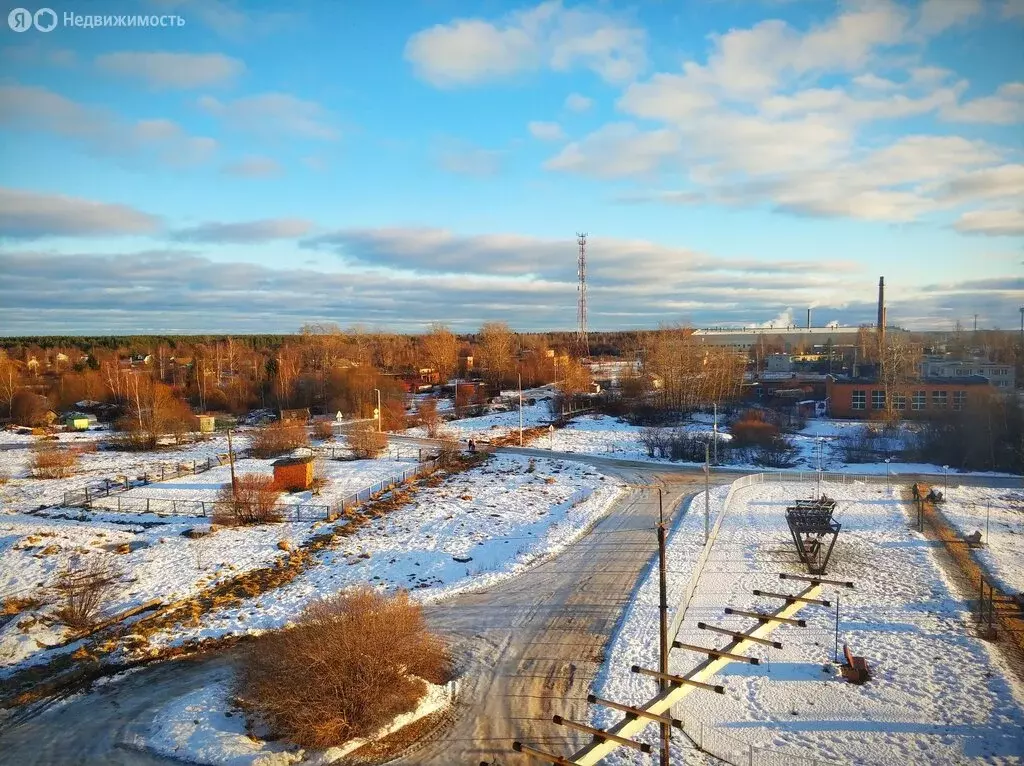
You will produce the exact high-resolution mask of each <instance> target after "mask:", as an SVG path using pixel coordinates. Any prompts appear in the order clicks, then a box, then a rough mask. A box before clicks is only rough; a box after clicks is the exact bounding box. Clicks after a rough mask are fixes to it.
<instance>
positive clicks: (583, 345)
mask: <svg viewBox="0 0 1024 766" xmlns="http://www.w3.org/2000/svg"><path fill="white" fill-rule="evenodd" d="M576 244H578V245H579V246H580V260H579V276H580V284H579V287H578V288H577V289H578V290H579V303H578V307H577V309H576V321H577V328H576V345H577V347H578V349H579V355H580V356H581V357H583V358H586V357H589V356H590V341H589V340H588V339H587V233H586V232H583V233H582V234H580V233H579V232H576Z"/></svg>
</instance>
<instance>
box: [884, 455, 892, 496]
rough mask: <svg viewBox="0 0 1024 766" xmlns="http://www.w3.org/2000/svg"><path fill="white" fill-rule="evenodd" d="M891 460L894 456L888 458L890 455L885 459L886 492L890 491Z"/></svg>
mask: <svg viewBox="0 0 1024 766" xmlns="http://www.w3.org/2000/svg"><path fill="white" fill-rule="evenodd" d="M891 460H892V458H888V457H887V458H886V459H885V491H886V492H888V491H889V461H891Z"/></svg>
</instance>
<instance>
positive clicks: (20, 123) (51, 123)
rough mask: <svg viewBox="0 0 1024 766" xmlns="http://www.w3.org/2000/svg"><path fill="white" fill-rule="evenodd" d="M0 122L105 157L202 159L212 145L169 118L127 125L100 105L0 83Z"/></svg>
mask: <svg viewBox="0 0 1024 766" xmlns="http://www.w3.org/2000/svg"><path fill="white" fill-rule="evenodd" d="M0 125H6V126H8V127H12V128H16V129H21V130H29V131H33V132H45V133H51V134H53V135H57V136H61V137H63V138H67V139H71V140H74V141H78V142H80V143H82V144H84V145H85V146H86V147H87V148H88V149H89V150H91V151H94V152H97V153H101V154H104V155H109V156H117V157H126V158H127V157H132V156H135V155H152V156H154V157H156V158H157V159H159V160H160V161H162V162H165V163H167V164H170V165H188V164H194V163H199V162H204V161H206V160H208V159H209V158H210V157H211V156H212V155H213V153H214V152H215V151H216V149H217V142H216V141H214V140H213V139H212V138H208V137H202V136H192V135H189V134H188V133H186V132H185V130H184V129H183V128H182V127H181V126H180V125H178V124H177V123H176V122H173V121H171V120H167V119H163V118H160V119H145V120H138V121H136V122H134V123H129V122H125V121H123V120H121V119H119V118H118V117H117V116H115V115H113V114H111V113H110V112H108V111H107V110H105V109H102V108H99V107H94V106H89V105H85V104H80V103H78V102H77V101H72V100H71V99H69V98H65V97H64V96H61V95H60V94H57V93H54V92H53V91H50V90H47V89H46V88H39V87H32V86H21V85H0Z"/></svg>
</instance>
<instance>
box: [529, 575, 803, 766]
mask: <svg viewBox="0 0 1024 766" xmlns="http://www.w3.org/2000/svg"><path fill="white" fill-rule="evenodd" d="M820 593H821V586H820V585H812V586H810V587H808V588H807V589H805V590H804V591H803V592H802V593H801V594H800V595H802V596H807V597H808V598H813V597H814V596H817V595H819V594H820ZM803 608H806V607H805V605H804V604H800V603H793V604H786V605H785V606H784V607H782V608H781V609H780V610H779V611H778V612H776V613H775V615H768V616H774V617H777V618H783V619H786V620H788V618H791V617H792V616H793V615H795V614H797V613H798V612H799V611H800V610H801V609H803ZM779 624H780V623H779V621H769V620H764V621H762V622H761V624H760V625H756V626H754V627H753V628H751V630H750V631H748V632H747V633H746V634H745V636H746V637H745V638H742V639H736V640H735V641H733V642H732V643H731V644H730V645H729V646H727V647H726V649H727V650H728V651H731V652H737V651H743V650H744V649H745V648H746V647H747V642H748V641H751V639H757V638H760V639H764V638H767V636H768V635H769V634H770V633H771V632H772V631H773V630H775V629H776V628H777V627H778V626H779ZM731 662H732V660H730V659H729V658H727V657H718V658H709V659H708V660H706V661H705V662H702V663H701V664H700V665H698V666H697V667H696V668H694V669H693V670H691V671H690V672H689V673H687V676H688V677H689V678H690V679H694V678H709V677H711V676H713V675H714V674H716V673H718V672H720V671H721V670H722V669H723V668H725V667H726V666H728V665H729V663H731ZM694 689H695V687H693V686H688V685H680V686H674V687H673V688H671V689H669V690H667V691H665V692H661V693H659V694H658V695H657V696H656V697H654V698H653V699H652V700H650V701H649V702H647V703H646V704H644V705H642V706H641V707H642V708H643V709H645V710H647V711H648V712H651V713H666V712H668V711H669V710H671V708H672V706H673V705H675V704H677V703H679V702H681V701H682V699H683V698H684V697H686V696H688V695H689V694H690V693H691V692H693V691H694ZM649 725H650V721H648V720H645V719H643V718H626V719H624V720H623V721H620V722H619V723H618V724H616V725H615V726H612V727H610V728H609V729H608V732H609V733H612V734H617V735H619V736H621V737H631V736H634V735H636V734H639V733H640V732H641V731H643V730H644V729H645V728H646V727H647V726H649ZM617 748H618V745H616V744H615V743H614V742H608V741H604V742H592V743H590V744H588V745H586V746H585V747H583V748H582V749H581V750H579V751H577V752H575V753H573V755H572V756H571V760H568V759H565V760H563V761H562V762H563V763H570V764H577V765H578V766H597V764H599V763H601V761H603V760H604V759H605V758H606V757H607V756H608V755H609V754H611V753H612V752H614V751H615V750H616V749H617ZM513 749H515V748H513ZM548 762H549V763H559V761H552V760H549V761H548Z"/></svg>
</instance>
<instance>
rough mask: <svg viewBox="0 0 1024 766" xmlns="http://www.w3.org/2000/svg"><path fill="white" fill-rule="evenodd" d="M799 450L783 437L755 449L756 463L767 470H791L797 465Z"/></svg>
mask: <svg viewBox="0 0 1024 766" xmlns="http://www.w3.org/2000/svg"><path fill="white" fill-rule="evenodd" d="M796 453H797V449H796V447H794V446H793V444H792V443H791V442H790V441H789V440H788V439H786V438H785V437H783V436H776V437H775V438H773V439H772V440H771V441H770V442H769V443H768V444H762V445H761V446H759V447H756V448H755V451H754V462H755V463H756V464H757V465H761V466H765V467H767V468H789V467H790V466H792V465H794V464H795V463H796Z"/></svg>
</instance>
